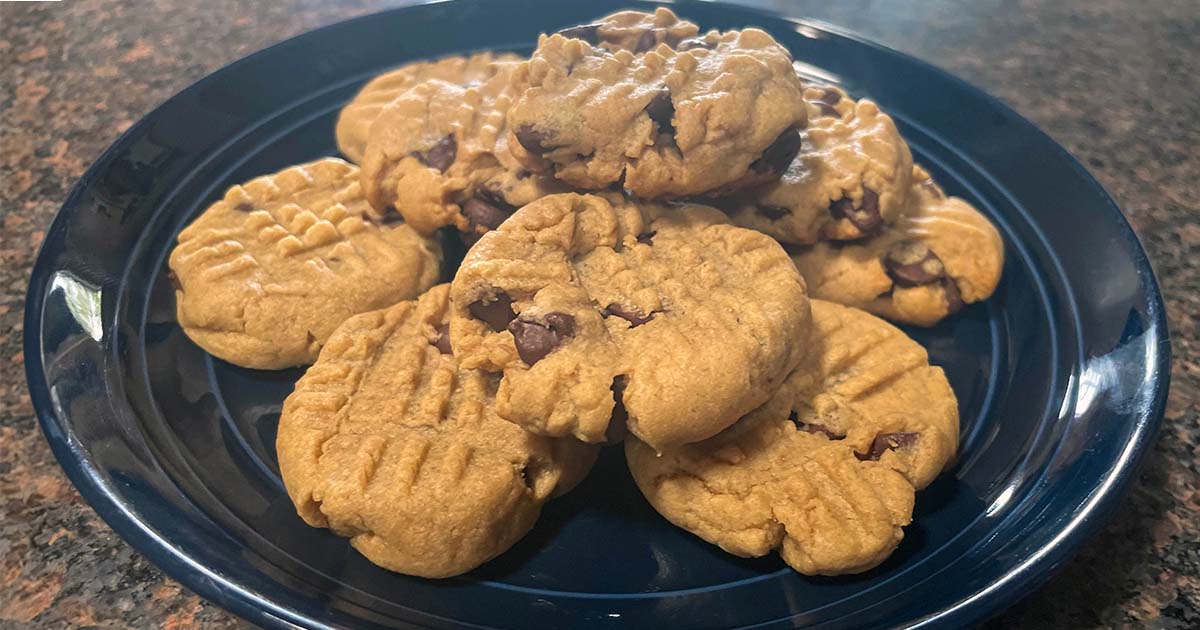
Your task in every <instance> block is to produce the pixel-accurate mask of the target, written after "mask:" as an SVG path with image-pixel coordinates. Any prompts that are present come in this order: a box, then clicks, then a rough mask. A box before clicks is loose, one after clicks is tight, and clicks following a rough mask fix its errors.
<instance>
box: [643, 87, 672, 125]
mask: <svg viewBox="0 0 1200 630" xmlns="http://www.w3.org/2000/svg"><path fill="white" fill-rule="evenodd" d="M646 115H647V116H649V117H650V120H653V121H654V122H655V123H657V124H658V130H659V132H661V133H675V127H673V126H671V119H672V118H674V117H675V105H674V104H673V103H671V90H669V89H667V88H665V87H664V88H662V89H661V90H659V91H658V93H657V94H655V95H654V98H653V99H651V100H650V103H649V104H648V105H646Z"/></svg>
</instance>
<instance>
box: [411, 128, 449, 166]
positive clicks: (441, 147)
mask: <svg viewBox="0 0 1200 630" xmlns="http://www.w3.org/2000/svg"><path fill="white" fill-rule="evenodd" d="M457 154H458V142H457V141H455V140H454V136H446V137H445V138H442V139H441V140H438V141H437V144H435V145H433V146H432V147H430V149H429V150H428V151H425V152H420V151H418V152H415V153H413V157H415V158H417V159H418V160H420V161H421V163H422V164H424V165H425V166H428V167H430V168H436V169H437V170H439V171H441V172H443V173H445V172H446V169H448V168H450V165H451V164H453V163H454V158H455V156H456V155H457Z"/></svg>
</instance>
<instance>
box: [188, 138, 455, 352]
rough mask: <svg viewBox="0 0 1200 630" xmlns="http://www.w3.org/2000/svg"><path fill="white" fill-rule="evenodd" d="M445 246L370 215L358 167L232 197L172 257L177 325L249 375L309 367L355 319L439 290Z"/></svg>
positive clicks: (256, 186) (266, 183)
mask: <svg viewBox="0 0 1200 630" xmlns="http://www.w3.org/2000/svg"><path fill="white" fill-rule="evenodd" d="M440 263H441V246H440V245H438V243H437V242H436V241H434V240H431V239H427V238H424V237H422V236H420V235H418V234H417V233H416V232H414V231H413V230H412V228H410V227H409V226H407V225H405V224H403V223H402V222H400V221H398V220H397V221H392V222H379V221H376V220H374V219H373V218H372V217H371V216H370V215H369V214H368V213H367V203H366V200H365V199H364V198H363V196H362V193H361V191H360V188H359V183H358V168H357V167H355V166H354V165H352V164H348V163H346V162H343V161H342V160H338V159H334V158H327V159H323V160H319V161H316V162H312V163H309V164H304V165H299V166H293V167H290V168H286V169H284V170H282V171H280V172H278V173H275V174H273V175H267V176H263V177H259V178H256V179H253V180H251V181H249V182H246V183H245V184H242V185H240V186H234V187H233V188H231V189H229V191H228V192H226V193H225V196H224V198H223V199H221V200H220V201H217V202H216V203H214V204H213V205H212V206H210V207H209V208H208V209H206V210H205V211H204V212H203V213H202V214H201V215H200V216H199V217H197V218H196V220H195V221H193V222H192V223H191V225H189V226H188V227H187V228H185V229H184V230H183V231H182V232H180V234H179V240H178V243H177V244H176V246H175V249H174V250H173V251H172V252H171V257H170V261H169V264H170V269H171V278H172V282H173V283H174V284H175V300H176V311H177V315H178V319H179V325H180V326H181V327H182V328H183V330H184V332H185V333H187V335H188V337H190V338H191V339H192V340H193V341H195V342H196V344H197V345H199V346H200V347H202V348H204V349H205V350H207V351H208V352H210V353H212V354H214V355H216V356H218V357H220V358H222V359H224V360H226V361H229V362H230V363H234V364H237V365H240V366H243V367H250V368H258V369H280V368H285V367H291V366H295V365H307V364H309V363H312V362H313V361H314V360H315V359H316V358H317V352H318V351H319V350H320V348H321V345H322V344H323V343H324V342H325V340H326V339H328V338H329V335H330V334H331V333H332V332H333V330H334V329H335V328H337V326H338V325H339V324H341V323H342V322H343V321H345V320H346V319H347V318H349V317H350V316H352V315H355V314H358V313H362V312H364V311H369V310H373V309H377V308H380V307H382V306H386V305H388V304H392V303H394V302H396V301H397V300H403V299H409V298H412V297H415V296H417V295H418V294H420V293H421V292H422V291H424V290H425V289H428V288H429V287H430V286H433V284H434V283H435V282H437V276H438V267H439V265H440Z"/></svg>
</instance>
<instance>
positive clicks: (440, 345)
mask: <svg viewBox="0 0 1200 630" xmlns="http://www.w3.org/2000/svg"><path fill="white" fill-rule="evenodd" d="M433 331H434V332H436V333H437V339H434V340H433V341H430V342H429V343H430V345H432V346H433V347H435V348H437V349H438V351H439V352H441V353H442V354H454V353H453V352H451V351H450V325H449V324H438V325H437V326H434V327H433Z"/></svg>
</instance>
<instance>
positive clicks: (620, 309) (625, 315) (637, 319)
mask: <svg viewBox="0 0 1200 630" xmlns="http://www.w3.org/2000/svg"><path fill="white" fill-rule="evenodd" d="M602 315H604V316H605V317H608V316H610V315H615V316H617V317H620V318H621V319H623V320H625V321H627V322H629V323H630V324H632V326H630V328H637V327H638V326H641V325H642V324H645V323H646V322H648V321H650V320H652V319H654V313H650V314H649V315H642V314H641V313H639V312H637V311H636V310H634V309H631V308H625V307H624V306H621V305H620V304H617V303H615V302H614V303H612V304H609V305H608V306H607V307H605V309H604V311H603V313H602Z"/></svg>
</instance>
